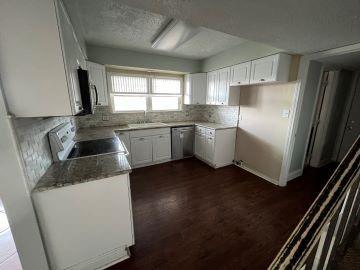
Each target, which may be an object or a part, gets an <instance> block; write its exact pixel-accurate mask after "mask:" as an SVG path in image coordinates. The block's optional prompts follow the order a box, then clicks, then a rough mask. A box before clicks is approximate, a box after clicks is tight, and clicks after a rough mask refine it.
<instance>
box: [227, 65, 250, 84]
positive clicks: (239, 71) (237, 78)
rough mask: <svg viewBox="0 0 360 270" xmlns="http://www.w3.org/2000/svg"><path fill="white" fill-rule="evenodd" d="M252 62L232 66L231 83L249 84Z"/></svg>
mask: <svg viewBox="0 0 360 270" xmlns="http://www.w3.org/2000/svg"><path fill="white" fill-rule="evenodd" d="M250 69H251V62H246V63H242V64H238V65H235V66H232V67H231V68H230V85H248V84H249V83H250Z"/></svg>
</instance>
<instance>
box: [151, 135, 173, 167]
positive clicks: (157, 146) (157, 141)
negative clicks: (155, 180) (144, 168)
mask: <svg viewBox="0 0 360 270" xmlns="http://www.w3.org/2000/svg"><path fill="white" fill-rule="evenodd" d="M167 159H171V138H170V134H163V135H156V136H154V137H153V161H155V162H157V161H161V160H167Z"/></svg>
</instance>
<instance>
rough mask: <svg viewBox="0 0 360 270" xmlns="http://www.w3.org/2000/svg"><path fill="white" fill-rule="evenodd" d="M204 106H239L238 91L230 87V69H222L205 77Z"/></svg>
mask: <svg viewBox="0 0 360 270" xmlns="http://www.w3.org/2000/svg"><path fill="white" fill-rule="evenodd" d="M207 76H208V77H207V94H206V104H209V105H239V95H240V89H239V88H238V87H230V68H222V69H219V70H215V71H212V72H209V73H208V75H207Z"/></svg>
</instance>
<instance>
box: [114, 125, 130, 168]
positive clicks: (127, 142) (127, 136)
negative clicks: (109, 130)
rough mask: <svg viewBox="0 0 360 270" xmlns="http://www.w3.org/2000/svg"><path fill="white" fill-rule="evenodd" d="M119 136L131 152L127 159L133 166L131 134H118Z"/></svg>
mask: <svg viewBox="0 0 360 270" xmlns="http://www.w3.org/2000/svg"><path fill="white" fill-rule="evenodd" d="M117 136H118V137H119V139H120V140H121V141H122V142H123V143H124V145H125V147H126V149H127V150H128V151H129V155H128V156H127V157H126V159H127V160H128V162H129V164H130V165H131V142H130V134H129V132H118V133H117Z"/></svg>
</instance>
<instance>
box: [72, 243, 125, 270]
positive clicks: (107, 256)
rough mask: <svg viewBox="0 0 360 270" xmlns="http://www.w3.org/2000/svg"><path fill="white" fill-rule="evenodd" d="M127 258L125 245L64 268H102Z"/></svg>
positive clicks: (78, 269)
mask: <svg viewBox="0 0 360 270" xmlns="http://www.w3.org/2000/svg"><path fill="white" fill-rule="evenodd" d="M128 258H129V255H128V253H127V251H126V249H125V246H122V247H118V248H115V249H113V250H111V251H108V252H105V253H103V254H101V255H99V256H97V257H94V258H91V259H89V260H86V261H83V262H80V263H78V264H76V265H72V266H70V267H67V268H66V270H84V269H89V270H90V269H91V270H95V269H96V270H102V269H106V268H108V267H110V266H111V265H114V264H116V263H118V262H121V261H123V260H126V259H128Z"/></svg>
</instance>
